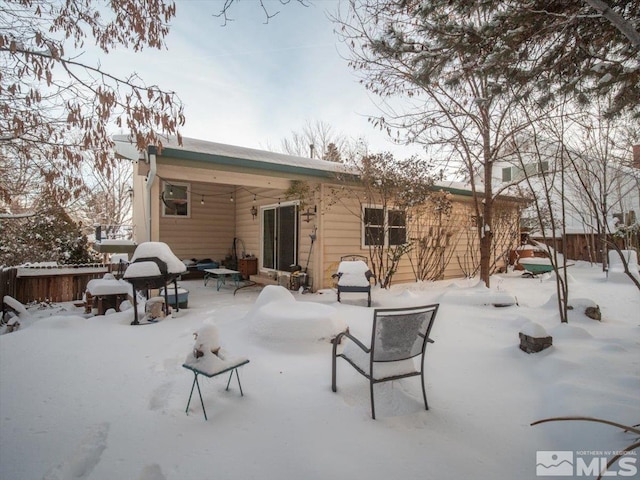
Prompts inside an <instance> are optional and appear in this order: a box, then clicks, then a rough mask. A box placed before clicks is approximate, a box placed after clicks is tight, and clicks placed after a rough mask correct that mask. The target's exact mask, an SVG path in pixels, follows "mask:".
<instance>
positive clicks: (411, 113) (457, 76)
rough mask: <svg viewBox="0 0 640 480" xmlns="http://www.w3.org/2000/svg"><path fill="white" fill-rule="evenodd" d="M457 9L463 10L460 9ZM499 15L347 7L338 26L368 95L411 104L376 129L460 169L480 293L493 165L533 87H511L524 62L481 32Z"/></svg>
mask: <svg viewBox="0 0 640 480" xmlns="http://www.w3.org/2000/svg"><path fill="white" fill-rule="evenodd" d="M461 3H462V2H461ZM496 15H497V12H495V11H494V10H493V8H492V6H491V3H490V2H474V3H472V4H469V3H465V4H464V5H460V8H452V7H451V6H450V2H448V1H444V0H443V1H432V2H423V3H420V4H418V3H415V2H397V1H394V0H387V1H379V0H351V1H350V2H349V9H348V11H347V12H346V13H345V14H343V16H341V17H339V18H336V19H335V20H336V22H338V24H339V26H340V33H341V35H342V37H343V39H344V41H345V43H346V44H347V45H348V46H349V48H350V51H351V65H352V66H353V68H354V69H356V71H358V72H359V73H360V74H361V75H362V78H363V80H362V81H363V83H364V84H365V86H366V87H367V88H368V89H369V90H371V91H372V92H374V93H376V94H378V95H379V96H380V98H381V99H383V100H386V99H388V98H390V97H392V96H395V97H399V98H404V99H409V100H407V102H406V103H407V105H408V106H407V107H406V108H405V109H404V110H403V111H397V110H394V109H391V108H389V109H387V110H386V111H385V112H384V114H383V115H382V116H380V117H379V118H377V119H374V123H375V124H376V125H377V126H379V127H380V128H383V129H386V130H387V131H388V132H389V133H393V132H394V131H397V132H401V134H402V135H403V136H404V138H405V139H406V141H407V142H410V143H420V144H423V145H425V146H426V147H427V148H429V149H430V150H431V151H433V152H435V155H437V157H434V158H437V159H438V161H439V162H440V163H442V164H448V163H449V162H450V160H451V159H452V158H453V159H455V160H456V161H457V162H458V163H459V164H461V165H463V171H464V174H465V177H466V179H467V180H468V181H469V183H470V186H471V190H472V192H473V199H474V203H473V208H474V210H475V211H474V216H475V218H476V220H477V223H476V225H477V226H476V231H477V237H478V239H479V251H480V255H479V260H480V277H481V279H482V280H483V281H484V282H485V284H486V285H487V286H489V284H490V275H491V273H492V264H493V259H492V245H494V240H493V238H492V237H493V235H494V230H495V229H494V224H493V222H494V218H493V217H494V204H495V202H496V192H494V180H493V166H494V164H495V163H496V162H498V161H500V159H501V157H502V155H503V152H504V151H505V149H506V146H507V145H508V143H509V142H510V141H512V139H513V138H514V136H515V135H517V133H518V132H519V131H520V130H522V129H523V128H524V127H525V126H526V122H528V121H530V120H526V121H523V123H522V124H518V123H514V122H513V120H514V119H517V118H518V116H517V115H514V110H515V108H516V106H517V102H516V99H517V98H519V97H523V96H526V95H527V94H528V93H529V92H530V91H531V89H532V88H533V87H532V86H530V85H527V84H523V85H520V86H517V85H516V86H514V87H512V88H509V85H510V84H511V82H512V79H511V71H512V69H514V68H516V67H517V66H520V64H521V63H522V61H521V60H519V59H518V58H517V57H515V56H513V55H511V54H510V53H509V51H508V48H507V47H506V46H504V45H503V48H502V49H501V50H500V51H496V52H493V49H494V45H493V44H492V43H491V42H489V41H487V40H485V38H484V33H485V31H486V30H487V29H489V28H490V27H491V25H492V24H493V22H494V19H495V17H496Z"/></svg>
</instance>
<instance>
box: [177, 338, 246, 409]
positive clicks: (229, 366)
mask: <svg viewBox="0 0 640 480" xmlns="http://www.w3.org/2000/svg"><path fill="white" fill-rule="evenodd" d="M221 357H222V358H221ZM247 363H249V359H248V358H244V357H239V358H227V357H226V356H225V352H224V350H222V349H221V353H220V357H218V356H217V355H212V354H208V355H205V356H204V357H200V358H195V357H193V355H190V357H189V358H187V361H186V362H185V363H184V364H183V365H182V366H183V367H184V368H186V369H187V370H191V371H192V372H193V383H192V384H191V393H189V401H188V402H187V408H186V409H185V413H186V414H187V415H188V414H189V405H191V397H192V396H193V389H194V388H195V387H196V386H197V387H198V395H199V396H200V405H202V413H203V414H204V419H205V420H208V419H207V411H206V410H205V408H204V402H203V400H202V392H201V391H200V383H199V382H198V375H204V376H205V377H208V378H213V377H217V376H218V375H222V374H223V373H227V372H230V374H229V380H227V388H226V389H225V390H229V384H230V383H231V378H232V377H233V372H235V373H236V378H237V379H238V387H239V388H240V396H244V393H243V392H242V385H241V384H240V376H239V375H238V368H240V367H242V366H243V365H246V364H247Z"/></svg>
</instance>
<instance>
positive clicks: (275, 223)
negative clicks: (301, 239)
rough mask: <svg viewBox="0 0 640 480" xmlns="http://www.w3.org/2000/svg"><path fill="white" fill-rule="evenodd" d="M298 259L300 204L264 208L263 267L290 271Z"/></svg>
mask: <svg viewBox="0 0 640 480" xmlns="http://www.w3.org/2000/svg"><path fill="white" fill-rule="evenodd" d="M297 261H298V205H295V204H293V205H284V206H273V207H264V208H262V267H263V268H268V269H272V270H281V271H285V272H289V271H290V270H291V265H295V264H296V263H297Z"/></svg>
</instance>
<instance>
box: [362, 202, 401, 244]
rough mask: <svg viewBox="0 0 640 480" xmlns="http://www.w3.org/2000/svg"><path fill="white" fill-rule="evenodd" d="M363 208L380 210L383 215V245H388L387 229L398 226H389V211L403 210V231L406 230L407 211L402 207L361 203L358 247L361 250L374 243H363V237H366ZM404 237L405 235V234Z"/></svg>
mask: <svg viewBox="0 0 640 480" xmlns="http://www.w3.org/2000/svg"><path fill="white" fill-rule="evenodd" d="M365 208H370V209H374V210H382V211H383V212H384V213H385V215H384V222H385V223H384V224H383V225H382V229H383V233H384V244H383V246H384V247H389V229H391V228H399V227H391V226H390V225H389V212H391V211H393V212H404V215H405V226H404V230H405V233H406V232H407V212H406V210H403V209H402V208H397V207H387V208H386V209H385V208H384V207H383V206H382V205H365V204H362V205H361V209H360V248H361V249H362V250H367V249H369V247H374V246H376V245H367V244H366V243H365V238H366V232H365V223H364V211H365ZM405 238H406V235H405ZM407 243H408V242H405V243H404V245H406V244H407ZM393 246H397V245H393Z"/></svg>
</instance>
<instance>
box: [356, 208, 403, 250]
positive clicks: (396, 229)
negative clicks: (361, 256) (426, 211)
mask: <svg viewBox="0 0 640 480" xmlns="http://www.w3.org/2000/svg"><path fill="white" fill-rule="evenodd" d="M362 239H363V242H362V244H363V246H365V247H366V246H369V245H404V244H405V243H407V216H406V213H405V212H404V211H402V210H386V211H385V209H382V208H372V207H364V208H363V213H362Z"/></svg>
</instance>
